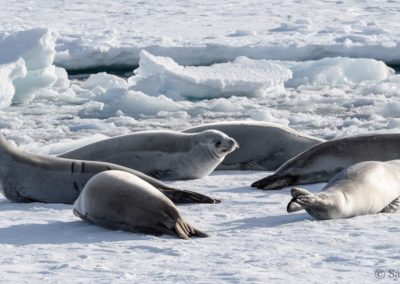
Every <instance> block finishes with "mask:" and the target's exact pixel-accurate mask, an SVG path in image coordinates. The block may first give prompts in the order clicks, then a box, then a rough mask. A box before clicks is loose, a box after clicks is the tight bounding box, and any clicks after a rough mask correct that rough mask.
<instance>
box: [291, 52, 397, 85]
mask: <svg viewBox="0 0 400 284" xmlns="http://www.w3.org/2000/svg"><path fill="white" fill-rule="evenodd" d="M284 65H285V66H286V67H288V68H290V69H291V70H292V72H293V78H292V79H291V80H288V81H287V82H286V83H285V86H287V87H298V86H300V85H313V86H322V85H330V86H333V85H341V84H350V85H351V84H358V83H360V82H362V81H371V80H376V81H382V80H385V79H387V78H388V77H389V76H391V75H393V74H394V70H393V69H391V68H390V67H388V66H386V64H385V63H384V62H382V61H378V60H374V59H366V58H347V57H336V58H324V59H321V60H316V61H305V62H286V64H284Z"/></svg>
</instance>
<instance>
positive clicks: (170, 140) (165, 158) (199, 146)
mask: <svg viewBox="0 0 400 284" xmlns="http://www.w3.org/2000/svg"><path fill="white" fill-rule="evenodd" d="M236 148H238V144H237V143H236V141H235V140H234V139H232V138H230V137H228V136H227V135H225V134H224V133H222V132H220V131H216V130H207V131H202V132H200V133H193V134H188V133H181V132H175V131H140V132H136V133H132V134H127V135H121V136H116V137H112V138H109V139H105V140H102V141H98V142H94V143H92V144H89V145H86V146H83V147H80V148H78V149H75V150H71V151H68V152H66V153H63V154H61V155H59V157H63V158H69V159H83V160H91V161H103V162H110V163H114V164H118V165H121V166H125V167H128V168H131V169H135V170H137V171H140V172H142V173H145V174H148V175H150V176H152V177H155V178H158V179H170V180H171V179H196V178H202V177H204V176H206V175H208V174H210V173H211V172H212V171H213V170H214V169H215V168H216V167H217V166H218V165H219V164H220V163H221V161H222V160H223V159H224V158H225V156H226V155H227V154H229V153H231V152H232V151H234V150H235V149H236Z"/></svg>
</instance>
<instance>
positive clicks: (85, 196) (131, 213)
mask: <svg viewBox="0 0 400 284" xmlns="http://www.w3.org/2000/svg"><path fill="white" fill-rule="evenodd" d="M73 212H74V214H75V215H76V216H78V217H80V218H82V219H83V220H85V221H88V222H91V223H94V224H96V225H100V226H103V227H107V228H110V229H116V230H126V231H131V232H142V233H148V234H154V235H161V234H164V233H167V234H172V235H177V236H179V237H180V238H182V239H188V238H189V237H190V236H200V237H205V236H207V235H206V234H204V233H202V232H201V231H199V230H197V229H195V228H193V227H192V226H190V225H189V224H188V223H186V222H185V221H184V220H183V218H182V216H181V215H180V214H179V212H178V208H176V206H175V205H174V204H173V203H172V202H171V200H169V199H168V198H167V197H166V196H165V195H164V194H162V193H161V192H160V191H159V190H157V189H156V188H154V187H153V186H152V185H151V184H149V183H147V182H145V181H144V180H142V179H140V178H138V177H136V176H134V175H132V174H130V173H127V172H122V171H106V172H102V173H99V174H97V175H95V176H94V177H92V178H91V179H90V180H89V181H88V183H87V184H86V185H85V187H84V189H83V190H82V193H81V194H80V195H79V198H78V199H77V200H76V201H75V203H74V207H73Z"/></svg>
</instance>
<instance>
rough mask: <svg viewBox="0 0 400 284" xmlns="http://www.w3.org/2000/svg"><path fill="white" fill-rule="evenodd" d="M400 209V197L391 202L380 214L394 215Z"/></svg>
mask: <svg viewBox="0 0 400 284" xmlns="http://www.w3.org/2000/svg"><path fill="white" fill-rule="evenodd" d="M399 209H400V197H397V198H396V199H395V200H393V201H392V202H390V203H389V204H388V205H387V206H386V207H385V208H383V209H382V211H381V212H380V213H394V212H397V211H398V210H399Z"/></svg>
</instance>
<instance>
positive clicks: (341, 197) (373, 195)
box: [287, 160, 400, 219]
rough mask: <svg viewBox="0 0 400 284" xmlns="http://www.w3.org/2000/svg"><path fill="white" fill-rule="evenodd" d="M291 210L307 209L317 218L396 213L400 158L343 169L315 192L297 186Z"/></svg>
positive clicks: (399, 199)
mask: <svg viewBox="0 0 400 284" xmlns="http://www.w3.org/2000/svg"><path fill="white" fill-rule="evenodd" d="M291 193H292V196H293V199H292V200H291V201H290V202H289V204H288V206H287V211H288V212H295V211H298V210H302V209H305V210H306V211H307V212H308V213H309V214H310V215H311V216H313V217H314V218H316V219H337V218H349V217H354V216H358V215H365V214H374V213H380V212H382V213H392V212H395V211H397V210H398V209H399V208H400V160H393V161H389V162H362V163H358V164H355V165H353V166H350V167H348V168H347V169H345V170H343V171H341V172H340V173H339V174H338V175H336V176H335V177H334V178H333V179H331V180H330V181H329V183H328V184H327V185H326V186H325V187H324V188H323V189H322V192H320V193H318V194H313V193H311V192H309V191H307V190H305V189H301V188H293V189H292V191H291Z"/></svg>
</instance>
